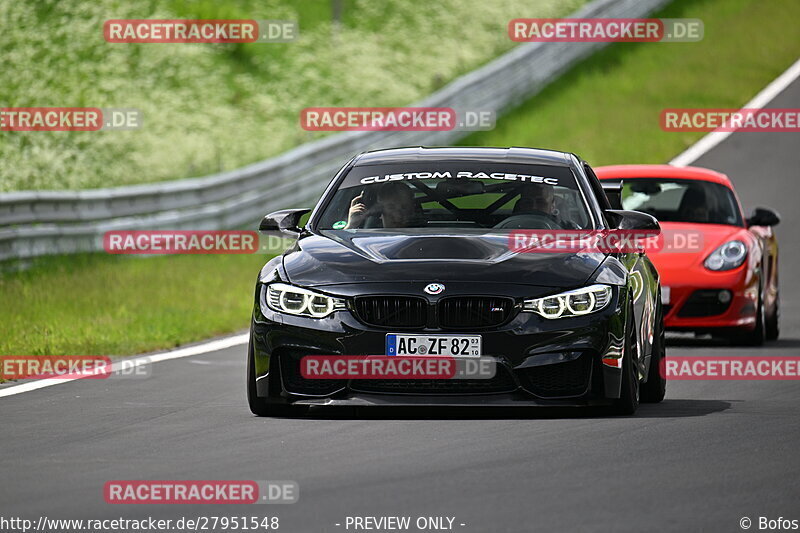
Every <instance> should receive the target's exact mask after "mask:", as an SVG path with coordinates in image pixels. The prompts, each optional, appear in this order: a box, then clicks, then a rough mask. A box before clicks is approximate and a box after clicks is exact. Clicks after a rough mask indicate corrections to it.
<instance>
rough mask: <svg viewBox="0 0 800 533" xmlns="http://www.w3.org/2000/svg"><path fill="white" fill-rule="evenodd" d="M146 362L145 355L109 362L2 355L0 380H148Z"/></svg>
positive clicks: (102, 358) (77, 357)
mask: <svg viewBox="0 0 800 533" xmlns="http://www.w3.org/2000/svg"><path fill="white" fill-rule="evenodd" d="M150 363H151V360H150V358H149V357H147V356H141V357H136V358H133V359H119V360H117V361H115V362H114V363H112V362H111V358H109V357H108V356H105V355H3V356H0V379H4V380H19V379H107V378H148V377H150V376H151V374H152V364H150Z"/></svg>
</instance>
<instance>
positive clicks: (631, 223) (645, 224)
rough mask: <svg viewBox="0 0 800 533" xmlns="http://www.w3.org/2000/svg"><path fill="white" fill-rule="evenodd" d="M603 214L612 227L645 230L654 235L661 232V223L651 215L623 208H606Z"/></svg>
mask: <svg viewBox="0 0 800 533" xmlns="http://www.w3.org/2000/svg"><path fill="white" fill-rule="evenodd" d="M605 214H606V218H607V219H608V222H609V224H611V226H612V229H621V230H637V231H646V232H650V233H653V234H654V235H658V234H659V233H661V225H660V224H659V223H658V220H656V217H654V216H653V215H648V214H647V213H642V212H641V211H627V210H624V209H606V210H605Z"/></svg>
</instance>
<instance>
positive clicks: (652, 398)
mask: <svg viewBox="0 0 800 533" xmlns="http://www.w3.org/2000/svg"><path fill="white" fill-rule="evenodd" d="M656 305H657V306H658V307H657V310H656V323H655V331H654V332H653V355H651V356H650V369H649V370H648V371H647V382H646V383H644V384H643V385H642V401H643V402H647V403H658V402H660V401H661V400H663V399H664V395H666V393H667V378H666V377H665V376H664V375H663V374H662V372H661V361H663V360H664V359H665V358H666V356H667V350H666V342H665V336H664V313H663V309H662V307H661V298H659V299H658V302H657V304H656Z"/></svg>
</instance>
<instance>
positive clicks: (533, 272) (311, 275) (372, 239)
mask: <svg viewBox="0 0 800 533" xmlns="http://www.w3.org/2000/svg"><path fill="white" fill-rule="evenodd" d="M508 244H509V242H508V235H503V234H487V233H472V234H470V233H457V234H451V233H442V232H441V231H435V232H431V231H429V230H425V231H419V232H415V233H412V234H409V233H393V232H389V231H385V230H380V231H379V232H378V231H371V230H370V231H364V230H361V231H358V232H349V231H344V230H340V231H328V230H325V231H322V232H321V233H320V234H307V235H304V236H302V237H300V238H299V239H298V241H297V243H296V244H295V246H294V247H293V248H292V249H290V250H289V251H287V252H286V254H285V255H284V268H285V271H286V275H287V276H288V278H289V280H288V281H290V282H292V283H296V284H299V285H303V286H319V285H334V284H343V283H353V282H394V281H401V282H405V281H420V280H424V281H465V282H478V283H492V282H503V283H520V284H525V285H536V286H544V287H555V288H574V287H577V286H580V285H582V284H584V283H585V282H586V281H588V279H589V278H590V276H591V275H592V273H593V272H594V271H595V270H596V269H597V267H598V266H599V265H600V264H601V263H602V261H603V259H604V258H605V254H602V253H585V252H581V253H550V252H545V253H517V252H513V251H511V250H509V246H508Z"/></svg>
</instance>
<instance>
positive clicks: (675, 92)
mask: <svg viewBox="0 0 800 533" xmlns="http://www.w3.org/2000/svg"><path fill="white" fill-rule="evenodd" d="M655 16H659V17H670V18H679V17H690V18H700V19H702V20H703V21H704V23H705V38H704V39H703V40H702V41H701V42H697V43H654V44H636V43H620V44H614V45H611V46H609V47H608V48H606V49H604V50H603V51H601V52H600V53H598V54H595V55H593V56H591V57H590V58H588V59H587V60H585V61H584V62H583V63H582V64H580V65H578V66H577V67H576V68H573V69H572V70H571V71H570V72H569V73H567V74H566V75H565V76H563V77H562V78H560V79H559V80H558V81H556V82H555V83H553V84H552V85H550V86H548V87H547V88H545V90H544V91H542V92H541V93H540V94H538V95H537V96H534V97H533V98H532V99H530V100H528V101H527V102H525V103H524V104H523V105H522V106H520V107H519V108H517V109H514V110H513V111H511V112H510V113H509V114H508V115H507V116H505V117H503V118H502V119H500V120H498V122H497V127H496V128H495V129H494V130H492V131H486V132H478V133H475V134H473V135H471V136H469V137H467V138H466V139H464V140H463V141H462V142H461V143H460V144H462V145H468V146H531V147H537V148H553V149H557V150H564V151H570V152H575V153H576V154H578V155H580V156H581V157H583V158H584V159H586V160H587V161H588V162H589V163H590V164H592V165H607V164H612V163H663V162H665V161H668V160H670V159H671V158H673V157H674V156H676V155H677V154H678V153H680V152H681V151H683V150H684V149H685V148H686V147H688V146H689V145H691V144H692V143H694V142H695V141H697V140H698V139H699V138H700V137H702V136H703V133H683V132H681V133H676V132H669V133H667V132H664V131H662V130H661V129H660V126H659V113H660V112H661V110H662V109H664V108H682V107H689V108H691V107H701V108H702V107H710V108H737V107H740V106H742V105H744V104H745V103H747V101H749V100H750V98H752V97H753V96H754V95H755V94H756V93H758V91H760V90H761V89H762V88H763V87H764V86H766V85H767V84H768V83H769V82H770V81H772V80H773V79H774V78H776V77H777V76H778V75H779V74H780V73H782V72H783V71H784V70H786V68H788V67H789V66H790V65H791V64H792V63H793V62H794V61H795V60H796V59H797V58H798V57H800V32H798V31H797V21H798V20H800V2H796V1H789V0H681V1H676V2H675V3H674V4H671V5H670V6H667V8H666V9H665V10H663V11H662V12H661V13H659V14H657V15H655Z"/></svg>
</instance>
